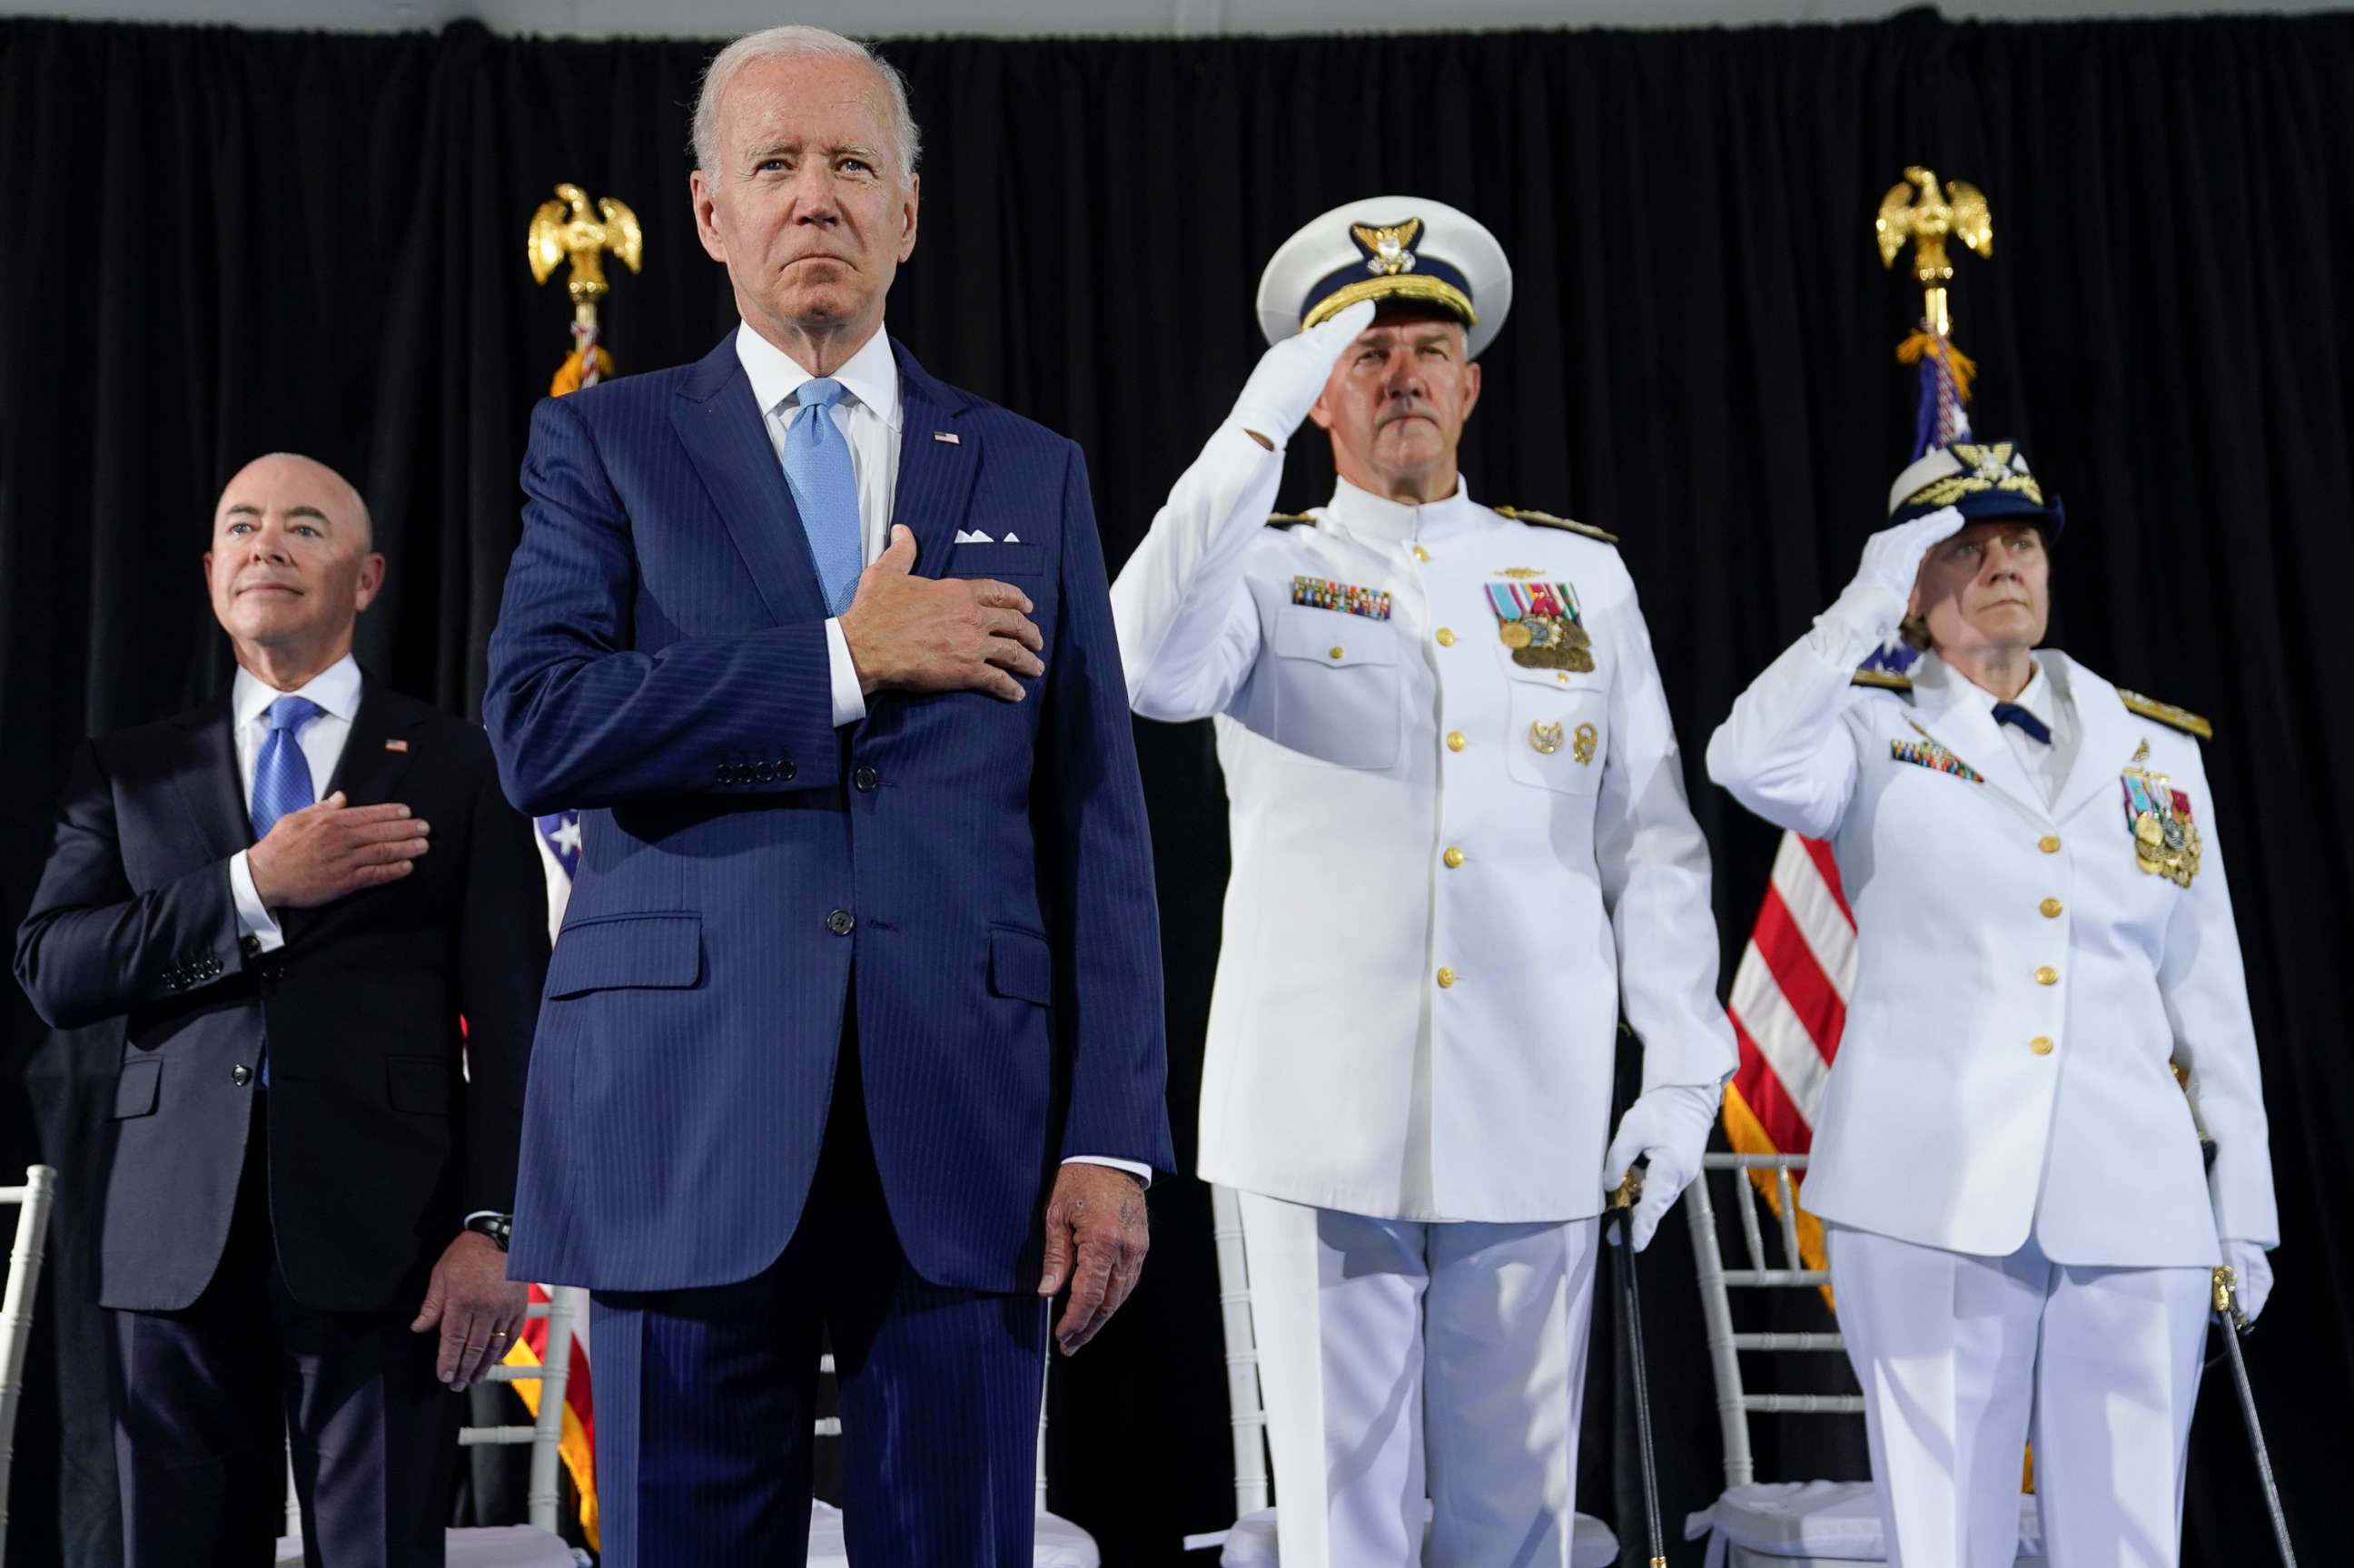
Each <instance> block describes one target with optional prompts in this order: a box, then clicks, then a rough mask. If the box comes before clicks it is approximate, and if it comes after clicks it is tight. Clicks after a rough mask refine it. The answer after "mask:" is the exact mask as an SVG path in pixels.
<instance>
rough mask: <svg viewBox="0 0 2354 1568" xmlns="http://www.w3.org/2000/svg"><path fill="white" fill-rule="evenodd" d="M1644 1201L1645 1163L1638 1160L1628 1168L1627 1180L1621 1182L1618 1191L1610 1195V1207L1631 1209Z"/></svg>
mask: <svg viewBox="0 0 2354 1568" xmlns="http://www.w3.org/2000/svg"><path fill="white" fill-rule="evenodd" d="M1642 1201H1643V1162H1642V1161H1641V1160H1637V1161H1636V1162H1635V1163H1634V1164H1632V1165H1629V1166H1628V1167H1627V1180H1625V1181H1621V1182H1619V1183H1618V1188H1617V1191H1616V1192H1612V1193H1611V1194H1610V1207H1612V1208H1614V1209H1631V1208H1633V1207H1634V1206H1635V1205H1636V1204H1638V1203H1639V1202H1642Z"/></svg>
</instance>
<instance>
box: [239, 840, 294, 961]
mask: <svg viewBox="0 0 2354 1568" xmlns="http://www.w3.org/2000/svg"><path fill="white" fill-rule="evenodd" d="M247 853H248V852H247V851H245V850H239V851H238V852H237V853H235V854H233V855H231V856H229V857H228V893H229V897H230V898H232V899H233V900H235V901H236V904H237V934H238V935H239V937H250V938H253V939H254V942H255V944H256V947H257V949H258V950H259V951H261V952H265V953H274V952H276V951H277V950H278V949H279V948H282V947H284V946H285V945H286V933H285V932H283V931H281V930H280V929H279V928H278V922H277V920H276V919H274V918H273V917H272V916H270V908H269V906H267V905H265V904H263V903H262V902H261V895H260V893H258V892H257V891H255V889H254V885H253V867H251V866H250V865H249V864H247V863H246V859H245V857H246V854H247Z"/></svg>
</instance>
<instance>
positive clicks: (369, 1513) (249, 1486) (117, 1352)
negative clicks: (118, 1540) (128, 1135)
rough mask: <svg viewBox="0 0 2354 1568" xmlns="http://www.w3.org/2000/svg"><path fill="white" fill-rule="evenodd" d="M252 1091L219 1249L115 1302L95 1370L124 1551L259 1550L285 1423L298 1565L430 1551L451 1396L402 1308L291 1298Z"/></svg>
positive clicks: (444, 1499) (372, 1566)
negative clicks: (104, 1378) (187, 1274)
mask: <svg viewBox="0 0 2354 1568" xmlns="http://www.w3.org/2000/svg"><path fill="white" fill-rule="evenodd" d="M268 1103H269V1101H268V1097H267V1096H266V1095H259V1094H258V1095H256V1097H255V1098H254V1104H253V1118H252V1127H251V1130H250V1133H249V1137H248V1141H247V1144H246V1156H245V1168H244V1171H243V1172H242V1174H241V1176H240V1178H239V1183H238V1192H237V1206H236V1211H235V1217H234V1218H233V1219H232V1221H231V1222H230V1226H229V1235H228V1245H227V1246H226V1247H225V1248H224V1249H223V1252H222V1255H221V1261H220V1266H219V1268H218V1270H217V1272H216V1273H215V1274H214V1276H213V1278H212V1281H211V1283H210V1284H209V1285H208V1286H207V1287H206V1288H205V1291H204V1293H203V1294H202V1295H201V1296H199V1297H198V1298H196V1300H195V1301H194V1302H193V1303H191V1304H190V1305H189V1306H188V1307H186V1308H183V1309H181V1310H179V1311H176V1312H133V1311H116V1312H114V1313H113V1314H112V1315H111V1316H112V1319H113V1335H112V1349H113V1354H112V1357H111V1367H110V1373H111V1377H110V1386H111V1394H112V1399H113V1410H114V1451H115V1462H116V1466H117V1468H118V1470H119V1471H120V1473H121V1476H122V1531H123V1549H124V1561H125V1563H127V1564H128V1565H129V1568H166V1565H168V1568H268V1565H269V1564H270V1563H272V1562H274V1561H275V1547H276V1542H277V1538H278V1534H279V1531H280V1529H281V1526H282V1524H283V1522H284V1519H285V1514H284V1511H283V1507H284V1502H283V1499H284V1486H285V1479H286V1461H287V1452H288V1447H289V1434H290V1433H291V1434H292V1445H291V1446H292V1455H293V1467H294V1482H295V1489H296V1495H297V1496H298V1497H299V1498H300V1499H302V1537H303V1540H302V1557H303V1562H304V1563H305V1564H306V1565H307V1568H323V1565H325V1564H333V1565H334V1568H441V1564H442V1561H443V1542H444V1539H445V1537H444V1531H445V1528H446V1526H447V1523H448V1520H449V1515H450V1487H451V1468H452V1466H453V1464H454V1461H455V1457H456V1448H457V1424H458V1418H459V1413H460V1408H461V1400H460V1397H459V1396H458V1395H457V1394H454V1393H451V1392H450V1390H449V1389H448V1388H446V1387H444V1386H443V1385H442V1384H441V1383H439V1382H438V1381H436V1380H435V1378H434V1375H433V1369H434V1355H435V1349H436V1346H437V1345H438V1343H439V1337H438V1335H435V1334H418V1333H412V1332H410V1331H409V1328H408V1323H409V1317H408V1315H406V1314H399V1313H395V1314H383V1315H380V1314H373V1313H353V1312H325V1311H321V1310H319V1309H317V1308H311V1307H306V1306H304V1305H303V1304H302V1302H300V1301H297V1300H296V1299H295V1298H293V1296H292V1295H291V1294H290V1293H289V1292H288V1290H287V1287H286V1279H285V1275H284V1273H283V1271H282V1270H281V1268H280V1267H279V1264H278V1247H277V1238H276V1236H275V1234H273V1232H272V1229H271V1226H270V1197H269V1182H268V1181H267V1175H268V1155H267V1152H266V1150H267V1149H268V1140H269V1128H268V1116H269V1113H268V1111H267V1109H266V1107H267V1105H268Z"/></svg>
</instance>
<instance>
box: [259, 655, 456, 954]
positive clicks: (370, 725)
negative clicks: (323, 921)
mask: <svg viewBox="0 0 2354 1568" xmlns="http://www.w3.org/2000/svg"><path fill="white" fill-rule="evenodd" d="M422 722H423V715H411V714H406V713H396V712H395V711H394V705H393V704H392V702H391V701H390V700H389V694H387V692H386V691H385V690H384V688H383V687H381V686H379V685H377V684H376V682H374V681H372V680H369V679H367V678H366V676H365V675H364V676H362V677H361V681H360V705H359V711H358V712H357V713H355V714H354V715H352V732H351V734H350V735H348V736H345V737H344V754H343V756H341V757H339V758H336V759H335V770H334V773H332V774H330V775H329V776H328V779H327V794H329V795H332V794H334V792H335V791H336V790H338V789H341V790H342V791H343V792H344V800H345V804H347V805H353V806H381V805H383V804H384V803H385V802H387V801H388V800H398V799H399V793H398V791H399V789H400V780H401V776H402V775H403V774H405V773H407V772H408V763H409V758H410V757H411V756H412V755H413V752H412V747H413V746H414V744H415V743H414V742H413V741H412V740H411V739H410V738H409V732H410V731H412V730H414V729H415V728H416V727H417V726H419V724H420V723H422ZM387 742H392V743H394V744H392V745H387V744H386V743H387ZM323 798H324V797H322V799H323ZM334 907H335V906H334V905H329V906H326V908H325V909H281V910H280V911H278V924H279V927H280V928H281V930H283V931H284V932H285V933H286V940H287V941H288V942H289V943H292V942H293V941H294V940H296V939H297V938H299V937H301V936H302V933H303V932H304V931H307V930H309V929H310V928H311V927H312V925H313V923H314V922H316V921H317V920H318V919H319V918H320V917H321V916H323V915H324V914H326V912H327V910H328V909H332V908H334Z"/></svg>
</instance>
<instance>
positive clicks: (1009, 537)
mask: <svg viewBox="0 0 2354 1568" xmlns="http://www.w3.org/2000/svg"><path fill="white" fill-rule="evenodd" d="M1005 542H1006V543H1007V544H1009V545H1018V544H1020V543H1022V541H1021V540H1019V539H1017V538H1015V537H1014V536H1013V535H1011V534H1008V535H1005Z"/></svg>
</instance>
